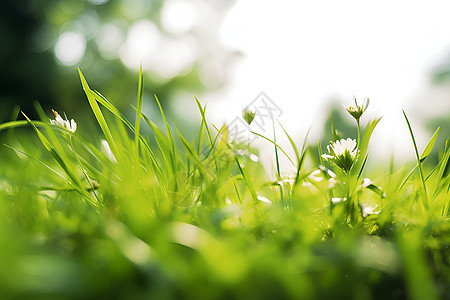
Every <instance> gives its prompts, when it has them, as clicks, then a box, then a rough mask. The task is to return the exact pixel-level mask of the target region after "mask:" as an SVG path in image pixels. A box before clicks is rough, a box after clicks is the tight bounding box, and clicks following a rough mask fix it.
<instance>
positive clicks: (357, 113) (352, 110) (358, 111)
mask: <svg viewBox="0 0 450 300" xmlns="http://www.w3.org/2000/svg"><path fill="white" fill-rule="evenodd" d="M353 100H354V101H355V106H351V105H347V106H346V107H345V109H346V110H347V111H348V113H349V114H350V115H351V116H352V117H353V118H355V119H356V121H359V119H360V118H361V116H362V114H363V113H364V112H365V111H366V109H367V107H368V106H369V98H364V101H363V104H362V105H358V102H356V98H355V97H353Z"/></svg>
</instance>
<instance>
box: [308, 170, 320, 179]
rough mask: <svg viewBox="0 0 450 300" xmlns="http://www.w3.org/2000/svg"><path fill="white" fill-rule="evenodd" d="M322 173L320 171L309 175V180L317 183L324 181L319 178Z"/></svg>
mask: <svg viewBox="0 0 450 300" xmlns="http://www.w3.org/2000/svg"><path fill="white" fill-rule="evenodd" d="M320 173H321V171H320V170H314V171H312V172H311V174H309V175H308V179H311V180H314V181H315V182H320V181H322V180H323V177H320V176H317V175H319V174H320Z"/></svg>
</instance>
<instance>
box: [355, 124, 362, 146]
mask: <svg viewBox="0 0 450 300" xmlns="http://www.w3.org/2000/svg"><path fill="white" fill-rule="evenodd" d="M356 127H357V129H358V139H357V144H356V145H357V146H356V153H358V151H359V144H360V139H361V127H360V125H359V119H356Z"/></svg>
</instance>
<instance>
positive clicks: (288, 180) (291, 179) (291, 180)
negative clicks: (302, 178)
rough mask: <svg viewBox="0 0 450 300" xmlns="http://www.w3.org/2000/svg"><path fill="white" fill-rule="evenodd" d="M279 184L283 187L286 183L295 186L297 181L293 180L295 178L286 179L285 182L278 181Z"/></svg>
mask: <svg viewBox="0 0 450 300" xmlns="http://www.w3.org/2000/svg"><path fill="white" fill-rule="evenodd" d="M277 183H278V184H279V185H283V184H285V183H288V184H291V185H292V184H294V183H295V179H293V178H284V179H283V180H278V181H277Z"/></svg>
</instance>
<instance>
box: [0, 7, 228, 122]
mask: <svg viewBox="0 0 450 300" xmlns="http://www.w3.org/2000/svg"><path fill="white" fill-rule="evenodd" d="M166 2H167V3H168V4H173V3H175V4H176V3H177V2H176V1H163V0H133V1H123V0H113V1H98V0H90V1H87V0H57V1H40V0H5V1H1V3H0V39H1V44H2V46H1V47H0V64H1V65H2V67H3V72H1V75H0V103H1V106H2V107H1V109H0V121H6V120H9V119H10V117H11V116H10V113H11V111H13V107H15V106H20V107H21V108H22V110H23V111H25V112H27V113H28V114H29V115H30V116H33V117H36V115H35V114H34V108H33V103H34V102H35V101H39V102H40V103H41V105H42V106H43V107H44V109H45V110H46V111H49V110H50V108H55V109H59V110H61V111H62V110H64V111H70V112H71V113H73V114H75V115H76V116H77V117H79V118H81V116H82V115H83V114H84V113H85V112H86V110H87V109H88V106H86V102H85V101H84V99H83V94H82V91H80V89H79V80H78V79H77V76H76V74H77V73H76V70H77V67H80V68H81V69H82V70H83V71H84V73H85V74H86V76H88V77H89V78H91V84H92V85H93V86H95V88H96V89H98V90H102V92H103V93H104V94H105V95H107V96H110V98H111V100H112V101H113V102H114V104H115V105H117V106H118V107H119V108H120V109H123V110H124V111H126V112H129V111H130V109H129V107H128V103H130V102H131V101H133V100H134V99H136V95H135V94H129V93H128V91H129V87H130V86H135V85H136V84H137V82H136V75H137V71H138V68H137V67H136V68H134V69H133V68H130V67H127V66H126V65H125V64H124V59H123V58H122V57H121V55H122V54H123V53H122V54H121V51H122V50H123V49H122V48H123V45H125V44H126V43H127V38H128V35H129V31H130V28H132V27H133V25H134V24H137V22H138V21H140V20H141V21H142V20H148V21H150V22H151V23H147V25H148V24H150V25H151V26H153V25H154V26H153V27H154V28H156V29H157V30H156V37H157V38H158V40H157V39H156V37H147V38H148V39H150V38H154V41H153V43H157V46H156V50H155V51H156V52H155V53H154V54H152V57H154V58H153V60H152V61H151V62H147V61H148V60H146V59H144V58H145V57H144V56H148V55H150V54H149V53H145V52H142V51H145V49H144V50H142V49H139V48H140V47H142V45H140V43H139V39H138V40H137V42H136V41H135V43H134V44H135V47H134V48H133V47H132V48H133V49H131V51H130V53H129V55H133V53H134V57H132V58H131V59H133V60H137V61H142V60H143V61H144V68H146V71H147V75H148V76H146V82H145V87H146V89H147V90H148V92H149V94H152V93H156V94H158V95H159V96H160V97H161V99H163V101H164V102H167V101H171V100H172V99H173V97H174V95H176V94H180V93H187V94H189V95H192V94H197V93H199V92H201V91H203V90H205V89H214V88H217V87H218V86H220V85H221V84H223V82H224V80H225V77H224V74H225V73H224V72H225V65H226V62H223V63H224V64H222V65H220V63H219V65H217V60H216V59H215V58H216V57H217V55H219V56H220V55H222V56H227V55H228V54H229V53H228V52H227V51H225V50H224V49H223V48H221V46H220V45H219V44H218V43H217V42H216V41H215V37H216V32H215V30H217V28H218V25H219V24H220V23H219V22H218V20H220V16H221V15H222V14H223V13H224V12H225V11H226V9H225V8H226V7H228V5H229V4H225V3H222V4H221V5H218V4H220V3H221V2H220V1H217V2H214V3H213V2H211V3H206V2H205V3H203V2H200V1H195V2H188V1H187V2H186V1H185V2H186V3H188V4H189V5H191V7H188V8H192V9H193V10H194V13H196V17H197V19H202V20H203V19H206V20H209V21H208V22H210V21H211V19H214V18H215V19H214V22H213V23H214V24H210V25H209V26H207V25H206V26H205V24H201V26H200V25H199V26H197V27H196V26H194V25H192V26H191V28H188V30H187V31H186V32H182V33H178V32H171V31H170V28H168V27H167V26H164V24H163V21H164V18H163V16H162V15H161V13H162V11H163V10H164V9H165V6H164V5H165V4H167V3H166ZM169 2H170V3H169ZM230 3H231V2H230ZM199 5H203V6H205V7H206V8H207V9H208V10H206V12H205V9H204V7H203V6H201V7H199ZM172 6H173V5H172ZM169 8H170V7H169ZM175 8H176V7H175ZM172 10H173V8H172ZM195 10H197V11H195ZM202 14H205V15H202ZM175 17H176V16H175ZM173 18H174V17H173V16H172V19H173ZM180 22H181V21H180ZM152 24H153V25H152ZM147 27H148V26H147ZM153 27H152V28H153ZM201 27H207V28H208V30H209V31H208V32H207V33H204V31H205V30H203V31H202V30H201ZM147 29H148V28H147ZM68 32H69V33H74V34H77V35H78V36H79V37H80V39H81V42H80V43H79V44H80V45H81V46H80V47H82V45H83V43H82V42H83V41H84V43H85V50H84V51H82V50H83V49H81V50H80V51H81V52H80V53H81V54H82V57H81V58H80V59H79V60H78V59H77V58H76V57H75V60H74V61H75V62H74V63H72V62H71V61H70V58H71V56H70V55H75V56H76V53H75V54H73V53H72V54H70V53H71V52H70V51H72V50H73V48H77V47H78V46H79V45H78V44H73V43H72V44H70V41H71V40H69V42H68V43H69V44H68V45H65V46H64V47H63V46H61V49H62V54H60V55H62V56H63V57H64V55H66V56H67V55H69V57H68V58H67V57H66V58H65V59H66V60H67V61H66V60H63V61H61V60H60V59H59V58H58V55H57V53H56V52H58V51H57V44H58V42H59V41H60V39H61V37H62V36H63V35H64V34H65V33H68ZM141 34H144V36H141V37H140V39H142V40H145V38H146V36H145V32H144V33H141ZM72 38H73V36H72ZM135 40H136V39H135ZM72 42H73V41H72ZM141 42H142V41H141ZM61 44H62V43H61ZM144 46H145V45H144ZM121 47H122V48H121ZM158 47H159V48H158ZM105 49H107V50H105ZM108 49H109V50H108ZM121 49H122V50H121ZM105 51H107V52H105ZM108 51H109V52H108ZM133 51H134V52H133ZM139 51H141V52H139ZM176 51H178V54H177V56H176V55H175V53H176ZM186 51H187V52H186ZM122 52H123V51H122ZM186 53H188V54H186ZM167 55H172V56H167ZM174 55H175V58H172V57H173V56H174ZM186 55H191V56H189V57H188V58H186V59H188V61H187V62H183V61H179V60H180V59H182V58H183V57H185V56H186ZM180 57H181V58H180ZM72 58H73V57H72ZM129 59H130V58H128V60H129ZM211 59H213V60H215V63H214V64H215V65H217V67H216V68H215V72H219V73H214V72H213V71H208V70H207V69H208V67H209V66H210V65H212V64H213V63H211ZM155 61H156V62H155ZM158 61H160V62H159V63H158ZM166 61H168V63H166ZM171 62H172V64H176V63H177V62H178V63H179V64H181V65H172V66H171V65H170V63H171ZM183 63H184V65H183ZM166 68H168V69H167V70H165V69H166ZM174 68H175V69H174ZM222 72H223V73H222ZM161 74H163V75H161ZM125 108H126V109H125Z"/></svg>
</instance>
